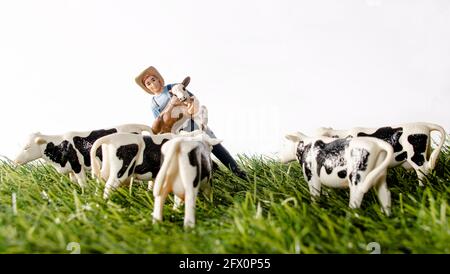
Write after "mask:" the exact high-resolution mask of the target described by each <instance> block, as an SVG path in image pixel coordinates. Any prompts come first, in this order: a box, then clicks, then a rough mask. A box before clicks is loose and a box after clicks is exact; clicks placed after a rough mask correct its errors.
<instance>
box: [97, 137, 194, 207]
mask: <svg viewBox="0 0 450 274" xmlns="http://www.w3.org/2000/svg"><path fill="white" fill-rule="evenodd" d="M199 132H200V130H196V131H193V132H190V133H185V132H183V133H182V134H184V135H186V136H191V135H192V136H193V135H196V134H199ZM175 136H177V135H175V134H173V133H162V134H152V133H150V135H136V134H130V133H115V134H111V135H108V136H105V137H102V138H99V139H98V140H97V141H95V142H94V144H93V145H92V148H91V152H90V154H91V155H90V157H91V159H93V161H92V170H91V172H92V177H97V178H98V179H103V180H104V181H106V184H105V189H104V191H103V198H104V199H108V198H109V196H110V195H111V192H112V191H113V190H114V189H116V188H118V187H119V186H121V185H126V184H128V183H130V182H131V180H132V179H137V180H141V181H149V180H151V179H153V178H154V177H156V174H157V173H158V171H159V168H160V166H161V146H162V145H163V144H164V143H165V142H167V141H168V140H170V139H172V138H173V137H175ZM98 150H100V151H102V155H103V161H102V166H101V167H100V164H99V162H98V157H95V156H96V154H97V151H98Z"/></svg>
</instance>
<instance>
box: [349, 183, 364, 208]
mask: <svg viewBox="0 0 450 274" xmlns="http://www.w3.org/2000/svg"><path fill="white" fill-rule="evenodd" d="M363 197H364V192H362V191H361V189H360V187H358V186H355V185H352V184H350V202H349V207H350V208H360V207H361V203H362V199H363Z"/></svg>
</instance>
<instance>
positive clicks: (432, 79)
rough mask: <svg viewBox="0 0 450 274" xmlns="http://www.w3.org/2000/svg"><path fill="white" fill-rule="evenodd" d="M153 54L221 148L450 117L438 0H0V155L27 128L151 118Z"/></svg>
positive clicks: (449, 20) (237, 149) (447, 30)
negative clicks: (189, 95)
mask: <svg viewBox="0 0 450 274" xmlns="http://www.w3.org/2000/svg"><path fill="white" fill-rule="evenodd" d="M149 65H153V66H155V67H156V68H158V70H159V71H160V72H161V73H162V74H163V76H164V77H165V80H166V83H174V82H180V81H181V80H182V79H183V78H184V77H185V76H186V75H190V76H191V78H192V80H191V84H190V87H189V90H190V91H192V92H193V93H194V94H195V95H196V96H197V97H198V98H199V99H200V101H201V102H202V103H203V104H204V105H206V106H207V107H208V109H209V123H210V124H209V125H210V127H211V128H212V129H213V130H214V131H215V133H216V135H217V136H218V137H219V138H221V139H224V145H225V147H227V148H228V149H229V150H230V151H231V152H232V153H233V154H237V153H247V154H259V153H263V154H266V153H271V152H274V151H276V150H277V149H278V147H279V145H280V144H281V141H282V137H283V135H284V133H286V132H289V131H293V130H300V131H302V132H304V133H312V132H313V130H314V129H315V128H317V127H319V126H332V127H335V128H348V127H352V126H384V125H395V124H399V123H404V122H414V121H428V122H434V123H438V124H440V125H442V126H443V127H444V128H445V129H446V130H448V129H449V128H450V118H449V117H450V108H449V102H450V1H445V0H442V1H430V0H423V1H397V0H395V1H384V0H366V1H364V0H360V1H357V0H354V1H351V0H348V1H331V0H329V1H296V0H292V1H287V0H286V1H281V0H272V1H268V0H258V1H256V0H255V1H240V0H227V1H207V0H193V1H174V0H170V1H168V0H165V1H149V0H142V1H141V0H126V1H125V0H123V1H113V0H40V1H33V0H14V1H1V2H0V94H1V97H0V117H1V135H0V155H5V156H7V157H10V158H13V157H14V156H15V154H16V153H17V151H18V150H19V149H20V147H21V144H23V142H24V141H25V139H26V137H27V135H28V134H30V133H32V132H34V131H40V132H42V133H46V134H57V133H63V132H65V131H70V130H91V129H99V128H105V127H108V126H113V125H118V124H122V123H147V124H151V122H152V121H153V117H152V114H151V110H150V101H151V96H150V95H148V94H147V93H145V92H144V91H143V90H142V89H140V88H139V87H138V86H137V85H136V84H135V82H134V78H135V77H136V76H137V75H138V74H139V73H140V72H141V71H142V70H143V69H144V68H146V67H148V66H149Z"/></svg>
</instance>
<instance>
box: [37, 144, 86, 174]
mask: <svg viewBox="0 0 450 274" xmlns="http://www.w3.org/2000/svg"><path fill="white" fill-rule="evenodd" d="M44 154H45V155H46V156H47V157H48V158H50V160H52V161H53V162H55V163H58V164H59V165H61V167H65V166H66V164H67V163H70V166H71V167H72V169H73V171H74V172H75V173H80V171H81V164H80V162H79V161H78V157H77V151H76V150H75V148H74V147H73V146H72V144H71V143H69V141H63V142H61V143H60V144H59V145H57V146H55V144H54V143H52V142H50V143H48V144H47V146H46V147H45V150H44Z"/></svg>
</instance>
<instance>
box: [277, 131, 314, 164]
mask: <svg viewBox="0 0 450 274" xmlns="http://www.w3.org/2000/svg"><path fill="white" fill-rule="evenodd" d="M305 138H307V136H306V135H304V134H302V133H300V132H295V133H289V134H286V136H285V139H286V140H285V142H284V143H283V146H282V147H281V149H280V151H279V152H278V154H277V156H278V159H279V160H280V162H282V163H284V164H286V163H289V162H292V161H295V160H296V159H297V147H298V144H299V143H300V142H301V141H303V140H304V139H305Z"/></svg>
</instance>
